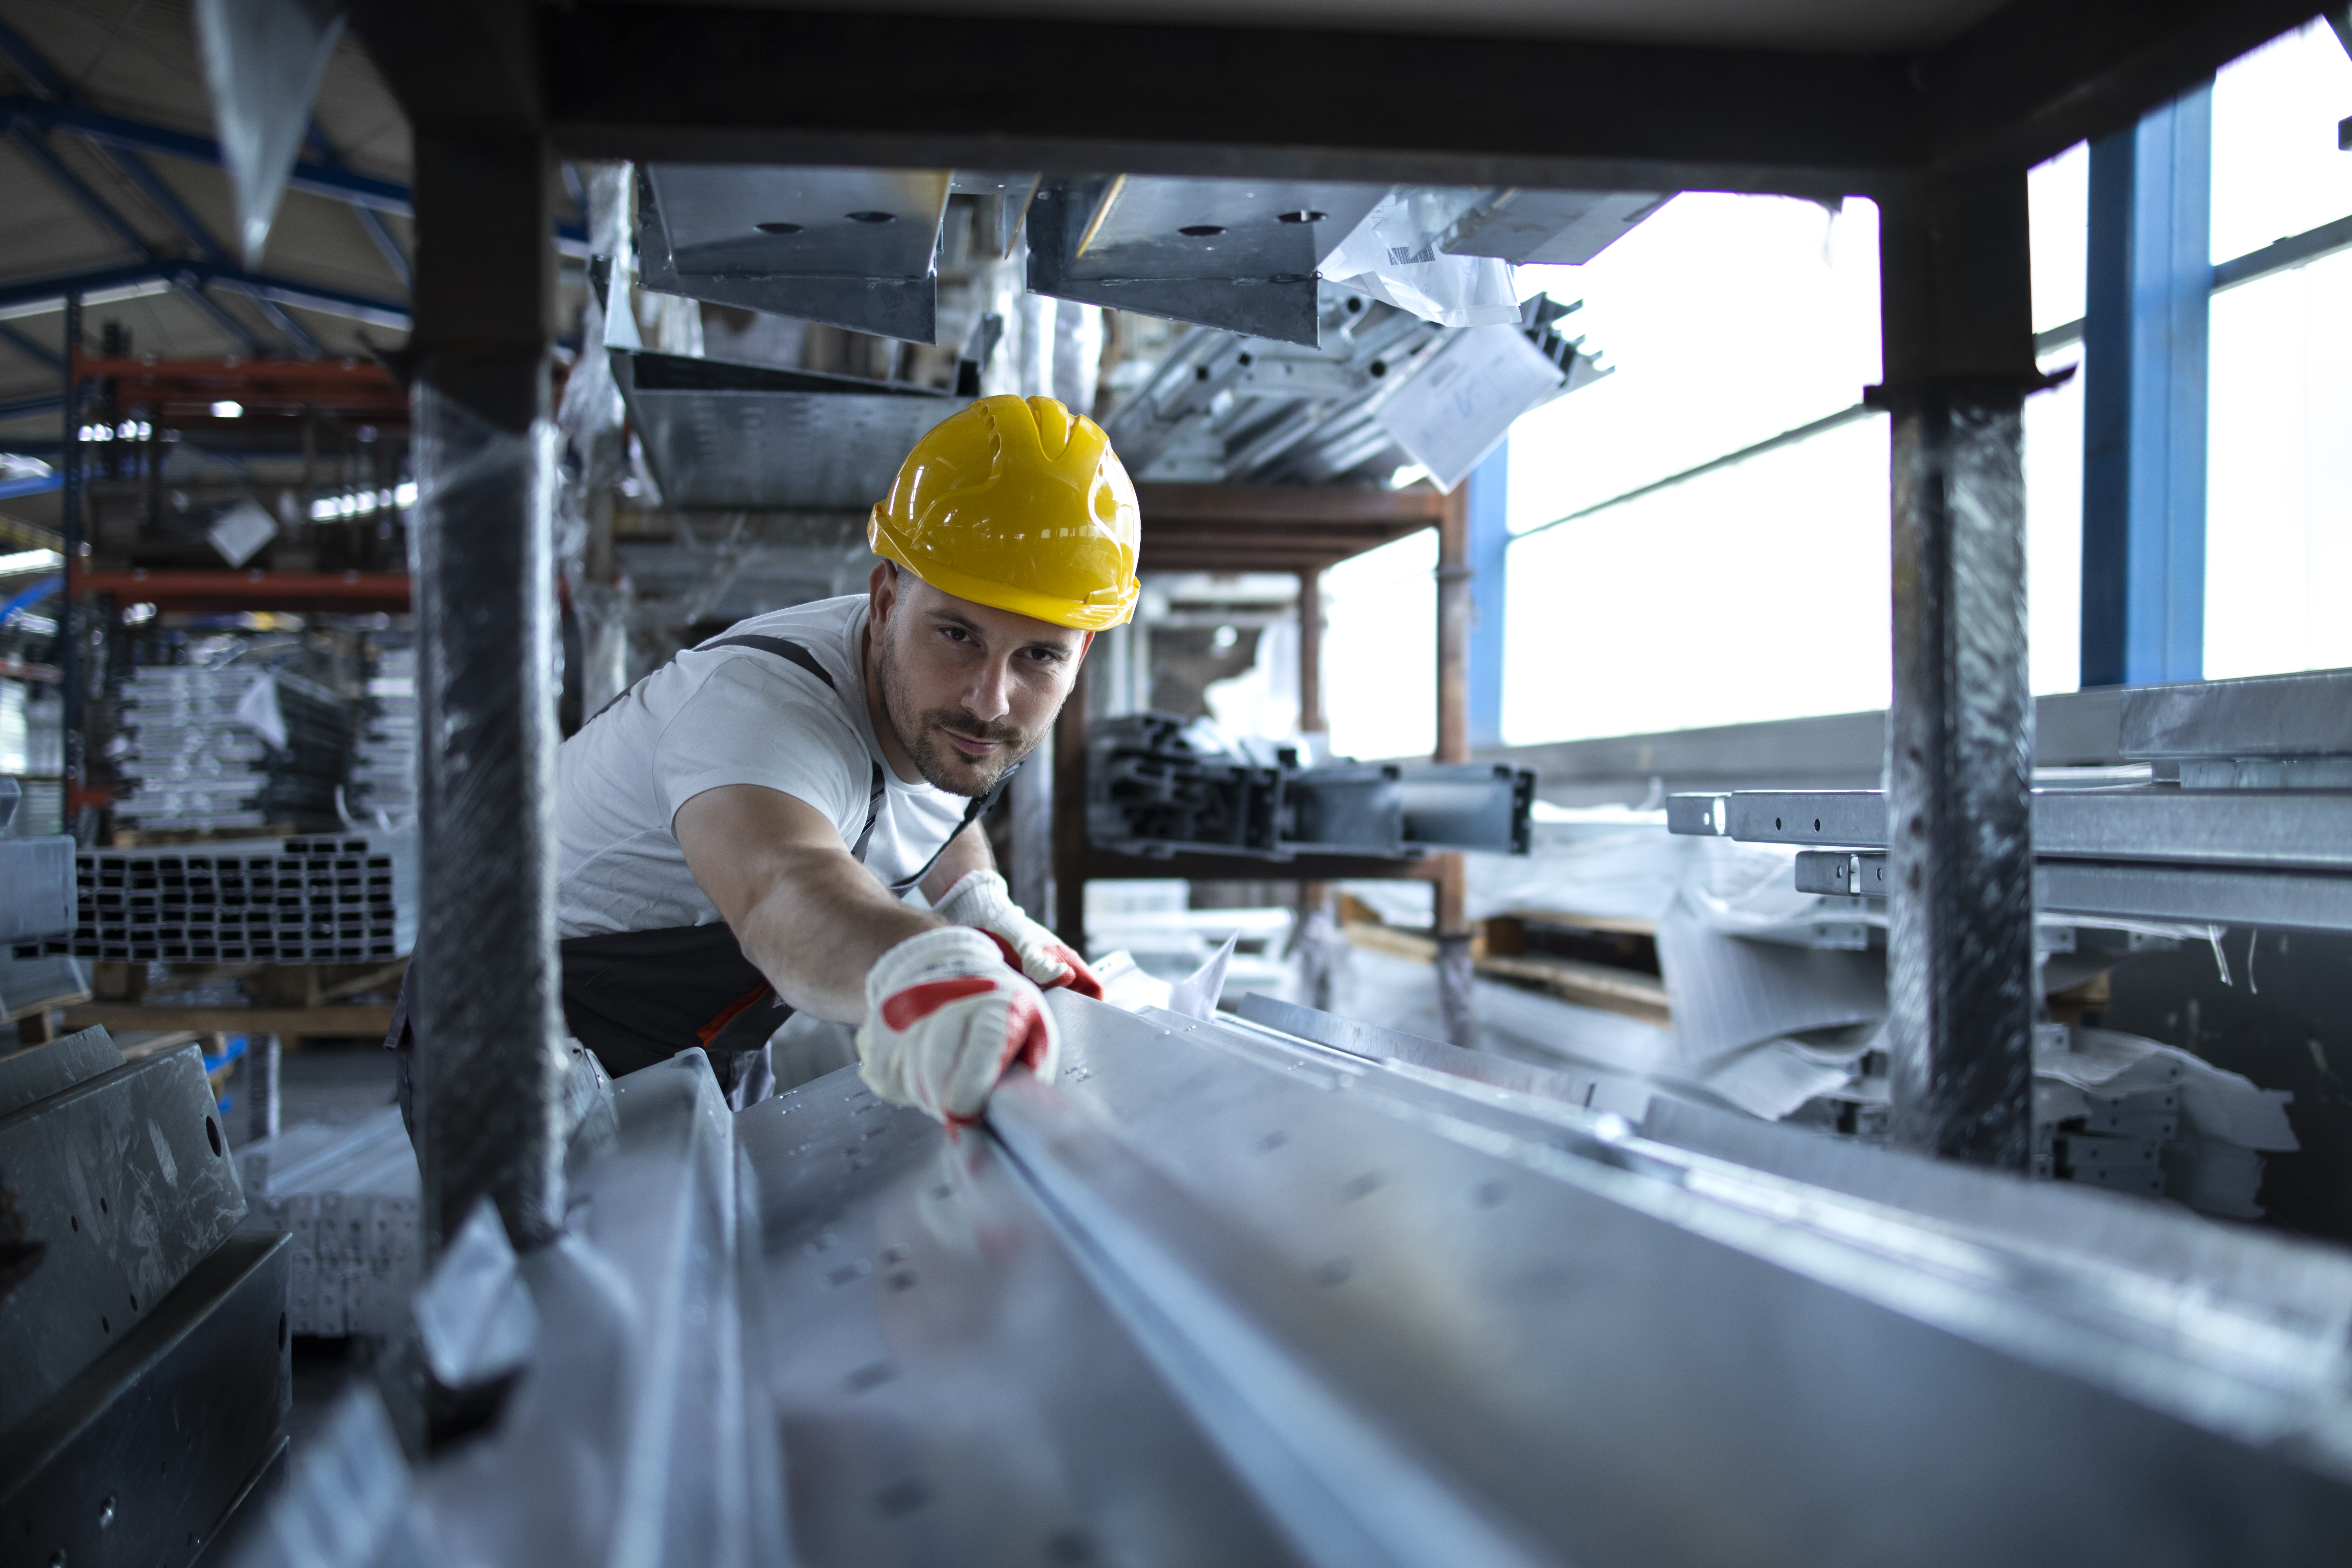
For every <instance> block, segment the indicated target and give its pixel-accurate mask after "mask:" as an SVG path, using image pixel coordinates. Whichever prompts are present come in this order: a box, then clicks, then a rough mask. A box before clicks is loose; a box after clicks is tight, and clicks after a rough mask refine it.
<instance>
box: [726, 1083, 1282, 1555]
mask: <svg viewBox="0 0 2352 1568" xmlns="http://www.w3.org/2000/svg"><path fill="white" fill-rule="evenodd" d="M736 1126H737V1131H738V1133H739V1135H740V1138H741V1141H742V1147H743V1149H744V1151H745V1153H746V1156H747V1160H748V1164H749V1169H750V1170H751V1172H752V1173H754V1177H755V1181H756V1185H757V1189H758V1194H759V1210H760V1215H761V1225H760V1231H759V1235H760V1237H761V1258H760V1261H759V1263H758V1265H757V1267H758V1268H759V1276H760V1277H759V1285H760V1290H761V1294H762V1295H763V1296H764V1298H765V1300H766V1308H765V1312H764V1316H763V1317H762V1318H761V1320H760V1322H761V1325H763V1326H762V1327H758V1328H755V1329H754V1332H755V1333H757V1334H759V1335H760V1336H761V1344H760V1346H759V1348H760V1350H761V1352H762V1353H763V1354H764V1356H765V1358H766V1361H767V1363H768V1366H769V1381H770V1386H771V1387H772V1389H773V1391H774V1392H773V1400H774V1420H775V1426H776V1430H777V1432H778V1433H779V1434H780V1436H781V1439H782V1450H783V1451H782V1467H783V1471H784V1473H785V1474H786V1475H787V1476H788V1477H789V1478H790V1480H791V1484H792V1489H793V1496H792V1531H793V1537H792V1552H793V1561H795V1562H798V1563H804V1564H808V1565H809V1568H852V1565H859V1564H865V1563H884V1562H887V1563H907V1564H926V1563H938V1564H941V1565H942V1568H945V1565H948V1564H954V1565H956V1568H965V1565H980V1564H1000V1563H1001V1564H1007V1565H1013V1564H1019V1565H1022V1568H1028V1565H1031V1564H1035V1563H1133V1564H1138V1565H1139V1568H1140V1565H1157V1568H1183V1565H1189V1564H1193V1563H1232V1564H1237V1565H1239V1564H1268V1565H1272V1564H1281V1563H1291V1562H1293V1561H1295V1559H1294V1557H1293V1556H1292V1554H1291V1553H1290V1552H1289V1551H1288V1550H1287V1549H1286V1546H1285V1545H1284V1542H1283V1538H1282V1536H1281V1535H1280V1533H1279V1532H1278V1531H1276V1529H1275V1528H1274V1526H1273V1525H1272V1524H1271V1523H1270V1522H1269V1521H1268V1520H1267V1519H1266V1517H1265V1514H1264V1513H1263V1512H1262V1511H1261V1510H1260V1509H1259V1508H1258V1506H1257V1504H1256V1503H1255V1501H1254V1500H1252V1498H1251V1496H1250V1494H1249V1492H1248V1490H1247V1489H1245V1487H1244V1485H1243V1484H1242V1483H1241V1482H1240V1481H1239V1480H1238V1479H1236V1478H1235V1477H1234V1474H1233V1473H1232V1472H1231V1471H1230V1470H1229V1469H1228V1468H1226V1467H1225V1466H1224V1465H1223V1463H1222V1462H1221V1461H1220V1459H1219V1458H1218V1457H1217V1455H1216V1453H1215V1452H1214V1450H1213V1448H1212V1447H1211V1446H1210V1445H1209V1444H1208V1443H1207V1442H1205V1441H1204V1440H1203V1438H1202V1436H1201V1434H1200V1433H1199V1432H1198V1431H1197V1430H1196V1429H1195V1428H1194V1426H1192V1423H1191V1422H1190V1421H1189V1420H1188V1419H1187V1417H1186V1415H1185V1414H1184V1411H1183V1409H1182V1407H1181V1405H1179V1403H1178V1402H1177V1401H1176V1400H1175V1399H1174V1398H1173V1397H1171V1394H1169V1392H1168V1391H1167V1389H1166V1388H1165V1387H1164V1386H1163V1385H1162V1384H1161V1383H1160V1380H1159V1378H1158V1377H1157V1376H1156V1375H1155V1373H1154V1371H1153V1368H1152V1366H1151V1364H1150V1362H1149V1361H1148V1360H1147V1359H1146V1357H1145V1356H1144V1355H1143V1354H1142V1353H1141V1352H1140V1351H1139V1349H1138V1347H1137V1346H1136V1345H1135V1343H1134V1342H1133V1341H1132V1340H1131V1339H1130V1338H1129V1336H1128V1334H1127V1333H1126V1332H1125V1331H1123V1330H1122V1328H1121V1326H1120V1324H1119V1322H1118V1321H1117V1320H1116V1319H1115V1318H1114V1317H1113V1316H1112V1314H1111V1313H1110V1312H1109V1311H1108V1310H1107V1309H1106V1307H1105V1305H1104V1303H1103V1301H1102V1300H1101V1298H1100V1297H1098V1296H1097V1293H1096V1292H1095V1290H1094V1289H1092V1288H1091V1287H1090V1286H1089V1285H1088V1283H1087V1279H1086V1277H1085V1275H1084V1274H1083V1273H1082V1272H1081V1270H1080V1268H1079V1267H1078V1265H1077V1264H1076V1262H1074V1261H1073V1259H1072V1258H1071V1257H1070V1255H1069V1254H1068V1253H1067V1252H1066V1250H1065V1249H1064V1247H1063V1244H1062V1242H1061V1241H1060V1239H1059V1238H1058V1237H1057V1236H1056V1234H1055V1230H1054V1229H1053V1228H1052V1226H1050V1225H1049V1224H1048V1223H1047V1221H1046V1219H1045V1216H1044V1215H1041V1214H1040V1212H1039V1211H1038V1209H1037V1208H1036V1207H1035V1205H1034V1203H1033V1202H1032V1200H1031V1198H1030V1196H1029V1194H1028V1193H1027V1191H1026V1189H1025V1187H1024V1184H1022V1183H1021V1182H1020V1181H1019V1180H1018V1179H1017V1178H1016V1177H1015V1175H1014V1174H1013V1172H1012V1170H1011V1169H1010V1168H1009V1166H1008V1163H1007V1162H1006V1161H1005V1160H1004V1158H1003V1156H1002V1155H1001V1154H1000V1153H999V1152H998V1151H997V1149H996V1147H995V1146H994V1144H993V1143H992V1142H991V1141H990V1140H988V1139H986V1138H984V1137H981V1136H977V1135H974V1134H971V1133H965V1134H961V1135H960V1136H958V1137H955V1138H953V1139H950V1138H949V1137H948V1136H947V1135H945V1134H944V1133H943V1132H942V1131H940V1128H939V1127H938V1125H937V1124H935V1123H933V1122H931V1121H929V1120H927V1119H926V1118H924V1117H923V1116H921V1115H920V1114H919V1113H918V1112H915V1111H911V1110H902V1109H900V1108H898V1107H896V1106H891V1105H887V1104H884V1103H882V1102H881V1101H879V1100H876V1099H875V1098H874V1096H873V1095H872V1094H871V1093H870V1092H869V1091H868V1090H867V1089H866V1087H865V1086H864V1084H862V1083H861V1082H859V1081H858V1079H857V1075H856V1072H855V1071H854V1070H850V1069H845V1070H843V1071H841V1072H837V1073H835V1074H833V1075H831V1076H829V1077H826V1078H824V1079H818V1080H816V1081H815V1082H814V1083H810V1084H806V1085H803V1086H802V1087H801V1088H799V1089H793V1090H792V1091H791V1092H789V1093H786V1094H782V1095H779V1096H777V1097H776V1098H775V1099H773V1100H766V1101H763V1102H762V1103H761V1104H759V1105H756V1106H753V1107H752V1108H751V1109H750V1110H745V1111H744V1112H742V1113H741V1114H740V1116H738V1117H737V1118H736Z"/></svg>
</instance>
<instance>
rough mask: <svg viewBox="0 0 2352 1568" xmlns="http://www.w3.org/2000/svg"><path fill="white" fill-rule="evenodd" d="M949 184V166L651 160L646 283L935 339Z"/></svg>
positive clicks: (644, 223) (643, 203)
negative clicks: (938, 263)
mask: <svg viewBox="0 0 2352 1568" xmlns="http://www.w3.org/2000/svg"><path fill="white" fill-rule="evenodd" d="M949 183H950V175H949V172H948V171H947V170H944V169H808V168H772V167H765V168H763V167H746V166H743V165H740V164H727V163H653V164H647V165H646V166H645V167H644V168H643V169H641V170H640V172H639V181H638V255H639V265H640V268H641V276H640V280H641V281H642V282H643V283H644V285H645V286H646V288H648V289H653V290H654V291H656V293H666V294H683V295H686V296H688V298H691V299H697V300H711V301H713V302H714V303H719V304H729V305H740V306H744V307H747V308H749V309H751V310H767V311H771V312H772V313H774V314H777V315H784V316H797V317H801V318H803V319H804V320H808V321H824V322H827V323H830V324H832V325H835V326H841V327H847V328H849V329H851V330H852V331H863V332H874V333H877V334H879V335H881V336H884V337H892V338H899V339H903V340H905V341H908V342H921V343H929V342H936V341H937V339H938V335H939V334H938V299H939V286H938V281H937V279H936V278H935V277H934V276H933V272H932V268H933V261H934V257H935V256H936V254H937V252H938V249H939V238H940V217H941V216H942V215H943V214H944V213H945V212H946V210H947V200H948V187H949Z"/></svg>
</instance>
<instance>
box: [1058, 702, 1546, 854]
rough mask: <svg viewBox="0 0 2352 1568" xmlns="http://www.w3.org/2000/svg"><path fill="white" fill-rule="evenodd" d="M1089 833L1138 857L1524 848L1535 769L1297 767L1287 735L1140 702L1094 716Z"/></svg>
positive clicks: (1343, 764)
mask: <svg viewBox="0 0 2352 1568" xmlns="http://www.w3.org/2000/svg"><path fill="white" fill-rule="evenodd" d="M1535 784H1536V778H1535V774H1534V773H1531V772H1529V771H1528V770H1527V769H1524V768H1508V767H1500V766H1486V765H1479V764H1421V763H1416V764H1412V765H1410V766H1408V765H1405V764H1402V763H1357V762H1350V761H1346V760H1339V761H1336V762H1332V763H1325V764H1322V765H1320V766H1317V767H1302V766H1300V765H1299V758H1298V753H1297V751H1296V749H1294V748H1292V747H1289V746H1283V745H1276V744H1273V743H1270V742H1260V741H1233V740H1230V739H1228V738H1226V737H1225V736H1224V735H1223V734H1222V733H1221V732H1219V731H1218V730H1217V729H1216V727H1215V726H1213V725H1212V724H1210V723H1208V722H1207V721H1201V720H1196V721H1189V722H1188V721H1185V720H1183V719H1181V718H1179V717H1177V716H1176V715H1174V714H1171V713H1135V714H1129V715H1127V716H1126V717H1124V718H1118V719H1112V720H1109V721H1106V722H1103V723H1101V724H1098V725H1097V726H1096V727H1095V731H1094V734H1093V737H1092V739H1091V741H1090V743H1089V756H1088V760H1087V833H1088V835H1089V836H1090V837H1092V838H1093V840H1094V842H1095V843H1096V844H1097V845H1098V846H1100V847H1104V848H1107V849H1111V850H1115V851H1118V852H1121V853H1126V854H1138V855H1151V856H1165V855H1172V854H1175V853H1177V852H1179V851H1184V852H1187V853H1207V854H1222V855H1244V856H1251V857H1255V858H1262V859H1273V860H1286V859H1288V858H1291V857H1293V856H1295V855H1301V854H1339V855H1361V856H1372V857H1376V858H1386V859H1392V860H1401V859H1407V858H1412V857H1415V856H1418V855H1420V854H1423V853H1424V852H1426V851H1428V850H1432V849H1483V850H1486V851H1489V852H1492V853H1495V854H1503V855H1524V854H1526V853H1527V852H1528V847H1529V846H1530V844H1531V843H1532V829H1531V827H1530V826H1529V823H1530V814H1531V812H1532V810H1533V807H1534V804H1535Z"/></svg>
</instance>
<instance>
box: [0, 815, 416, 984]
mask: <svg viewBox="0 0 2352 1568" xmlns="http://www.w3.org/2000/svg"><path fill="white" fill-rule="evenodd" d="M76 863H77V864H76V870H77V878H76V879H77V881H78V883H79V889H78V898H79V909H78V913H79V925H77V926H76V928H75V929H74V931H73V933H72V934H71V935H70V936H68V937H61V938H51V939H49V940H48V941H47V942H46V943H44V944H42V947H41V951H46V952H70V953H72V954H73V955H74V956H75V957H77V958H98V959H107V960H112V961H116V962H129V963H142V962H146V963H153V962H163V963H257V962H274V963H358V962H363V961H365V960H369V959H390V958H397V957H399V956H401V955H402V954H404V953H405V952H408V951H409V950H410V949H412V948H413V947H415V944H416V841H415V834H414V832H413V831H400V832H393V833H371V834H351V835H344V836H340V837H315V838H288V839H285V840H282V841H271V840H268V839H248V840H238V841H235V842H231V843H226V844H159V845H144V846H141V847H135V848H128V849H85V850H82V851H81V852H80V853H79V855H78V856H77V857H76ZM18 952H19V954H20V955H25V956H29V953H28V952H27V951H26V949H21V948H20V949H19V950H18Z"/></svg>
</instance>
